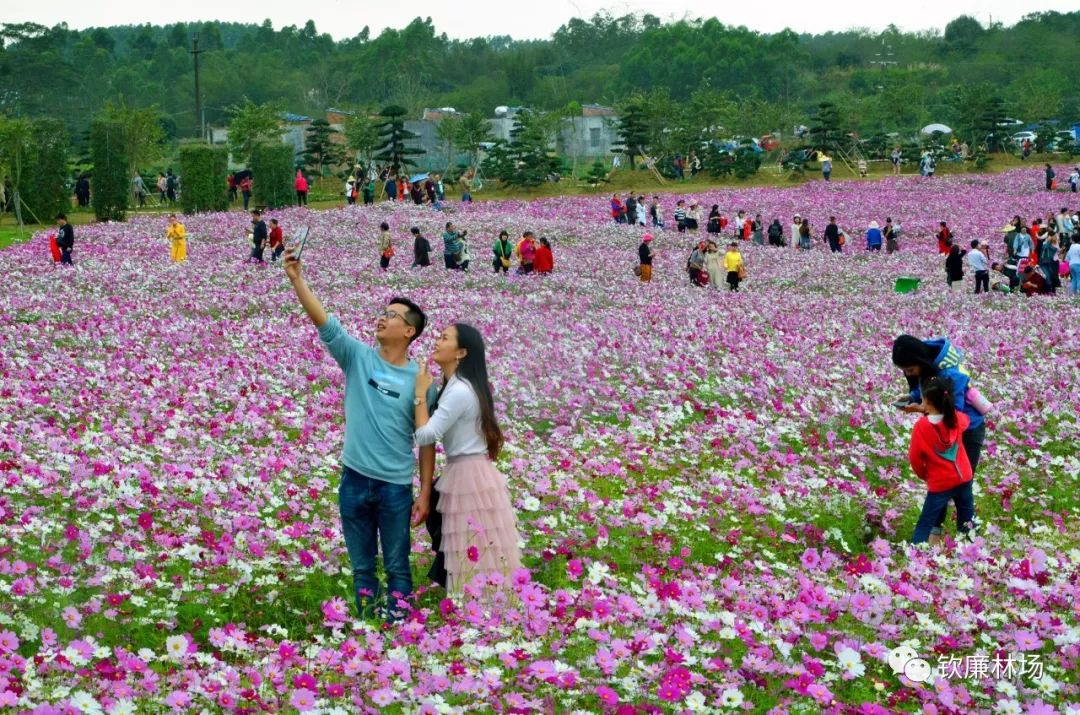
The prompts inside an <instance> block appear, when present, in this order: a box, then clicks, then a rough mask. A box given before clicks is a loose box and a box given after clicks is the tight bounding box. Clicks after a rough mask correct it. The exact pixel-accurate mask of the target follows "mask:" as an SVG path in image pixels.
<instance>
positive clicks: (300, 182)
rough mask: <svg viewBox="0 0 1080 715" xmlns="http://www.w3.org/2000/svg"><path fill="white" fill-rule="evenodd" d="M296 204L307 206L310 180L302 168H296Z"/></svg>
mask: <svg viewBox="0 0 1080 715" xmlns="http://www.w3.org/2000/svg"><path fill="white" fill-rule="evenodd" d="M294 184H295V186H296V205H297V206H307V192H308V180H307V178H306V177H305V176H304V172H303V171H302V170H301V169H297V170H296V181H295V182H294Z"/></svg>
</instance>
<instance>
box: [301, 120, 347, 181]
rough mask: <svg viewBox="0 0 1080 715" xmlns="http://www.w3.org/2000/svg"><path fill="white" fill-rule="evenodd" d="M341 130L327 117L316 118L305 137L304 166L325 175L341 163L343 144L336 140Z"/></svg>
mask: <svg viewBox="0 0 1080 715" xmlns="http://www.w3.org/2000/svg"><path fill="white" fill-rule="evenodd" d="M338 133H339V132H338V131H337V130H336V129H334V128H333V127H331V126H330V122H328V121H326V120H325V119H322V118H319V119H315V120H313V121H312V122H311V124H310V125H309V126H308V128H307V130H306V132H305V137H304V147H305V148H304V154H303V161H304V166H305V167H307V168H309V169H314V170H315V171H317V172H318V174H319V176H325V175H326V172H327V170H328V169H332V168H333V167H335V166H337V165H338V164H340V163H341V159H342V156H341V145H340V144H339V143H338V142H336V141H334V136H335V135H336V134H338Z"/></svg>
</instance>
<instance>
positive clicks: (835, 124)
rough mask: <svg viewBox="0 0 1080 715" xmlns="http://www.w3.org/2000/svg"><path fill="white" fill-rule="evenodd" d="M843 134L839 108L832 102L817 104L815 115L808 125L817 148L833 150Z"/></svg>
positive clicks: (839, 142) (837, 145)
mask: <svg viewBox="0 0 1080 715" xmlns="http://www.w3.org/2000/svg"><path fill="white" fill-rule="evenodd" d="M843 136H844V128H843V121H842V119H841V116H840V109H839V108H838V107H837V106H836V105H835V104H833V103H832V102H822V103H821V104H819V105H818V111H817V115H816V116H815V117H814V122H813V125H812V126H811V127H810V137H811V139H812V140H813V142H814V147H815V148H817V149H825V150H826V151H833V150H835V149H836V148H837V147H839V146H840V144H841V140H842V139H843Z"/></svg>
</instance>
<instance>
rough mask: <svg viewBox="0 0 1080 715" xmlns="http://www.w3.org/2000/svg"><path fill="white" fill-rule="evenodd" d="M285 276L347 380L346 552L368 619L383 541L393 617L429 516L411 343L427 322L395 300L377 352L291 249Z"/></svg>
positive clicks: (427, 468)
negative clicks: (342, 317) (416, 474)
mask: <svg viewBox="0 0 1080 715" xmlns="http://www.w3.org/2000/svg"><path fill="white" fill-rule="evenodd" d="M285 273H286V275H288V277H289V280H290V282H291V283H292V286H293V290H294V291H295V292H296V296H297V298H299V299H300V304H301V305H302V306H303V308H304V311H305V312H306V313H307V315H308V317H309V318H311V322H312V323H314V324H315V327H317V328H318V329H319V338H320V339H321V340H322V342H323V344H324V345H325V346H326V349H327V350H328V351H329V352H330V354H331V355H332V356H333V358H334V360H336V361H337V364H338V365H339V366H340V367H341V371H342V372H343V373H344V375H345V447H344V450H343V451H342V454H341V461H342V474H341V485H340V487H339V488H338V507H339V509H340V511H341V529H342V532H343V533H344V536H345V547H346V549H347V550H348V552H349V561H350V562H351V564H352V574H353V590H354V595H355V596H356V604H357V608H358V609H359V611H360V613H361V615H364V616H368V615H372V614H373V613H374V612H375V609H376V608H377V607H378V606H379V604H380V603H381V601H382V595H383V594H382V588H381V584H380V582H379V580H378V578H377V577H376V575H375V560H376V557H377V555H378V547H379V543H380V542H381V544H382V551H383V568H384V570H385V571H386V587H387V592H388V593H389V595H390V600H389V601H388V603H387V604H386V605H387V609H388V613H389V617H390V618H397V617H400V616H401V615H402V610H401V608H400V606H399V599H406V598H408V597H409V596H410V595H411V594H412V572H411V570H410V568H409V551H410V532H409V520H410V519H409V517H410V512H411V515H412V523H413V524H414V525H415V524H419V523H421V522H423V521H424V520H425V519H426V518H427V510H428V504H429V503H430V497H431V478H432V475H433V474H434V471H435V450H434V448H433V447H424V448H421V449H420V495H419V496H418V497H417V498H416V500H415V501H414V500H413V486H412V480H413V468H414V465H415V462H416V459H415V456H414V454H413V427H414V410H415V404H414V399H415V391H416V374H417V372H418V368H417V366H416V363H414V362H412V361H411V360H410V359H409V345H410V344H411V343H412V342H413V341H414V340H416V338H418V337H420V334H421V333H422V332H423V331H424V326H425V324H426V323H427V318H426V316H425V315H424V312H423V311H422V310H420V308H419V307H418V306H417V305H416V304H415V303H413V302H412V301H410V300H409V299H408V298H394V299H392V300H391V301H390V304H389V305H388V306H387V307H386V309H385V310H383V311H381V312H380V313H379V314H378V316H377V318H378V320H377V323H376V327H375V339H376V340H377V341H378V343H379V347H378V348H377V349H375V348H372V347H370V346H369V345H366V344H364V343H362V342H360V341H359V340H357V339H356V338H354V337H352V336H351V335H349V334H348V333H346V332H345V330H344V329H343V328H342V327H341V324H340V323H339V322H338V320H337V318H335V317H333V316H329V315H327V314H326V311H325V310H324V309H323V306H322V303H320V302H319V299H318V298H316V297H315V294H314V293H312V292H311V289H310V288H309V287H308V285H307V283H306V282H305V281H304V278H303V275H302V273H301V265H300V261H299V260H298V259H297V258H295V257H294V255H293V251H292V249H289V250H287V251H286V252H285Z"/></svg>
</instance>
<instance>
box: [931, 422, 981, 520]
mask: <svg viewBox="0 0 1080 715" xmlns="http://www.w3.org/2000/svg"><path fill="white" fill-rule="evenodd" d="M960 441H961V442H963V444H964V451H965V452H967V457H968V462H970V463H971V476H972V478H974V477H975V474H976V472H977V471H978V469H979V460H980V459H981V457H982V448H983V442H985V441H986V423H985V422H983V423H982V424H981V425H979V426H978V427H969V428H968V429H967V430H966V431H965V432H964V433H963V434H962V435H960ZM948 514H949V505H948V503H946V504H945V506H944V507H942V509H941V513H940V514H939V515H938V518H937V522H936V523H935V524H934V530H933V533H935V534H940V533H941V527H942V526H943V525H944V524H945V517H946V516H948Z"/></svg>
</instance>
